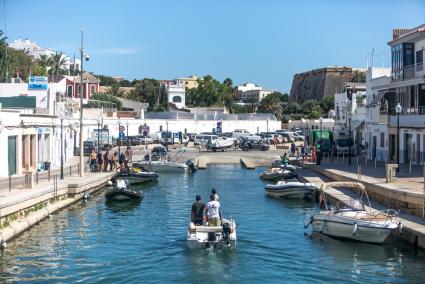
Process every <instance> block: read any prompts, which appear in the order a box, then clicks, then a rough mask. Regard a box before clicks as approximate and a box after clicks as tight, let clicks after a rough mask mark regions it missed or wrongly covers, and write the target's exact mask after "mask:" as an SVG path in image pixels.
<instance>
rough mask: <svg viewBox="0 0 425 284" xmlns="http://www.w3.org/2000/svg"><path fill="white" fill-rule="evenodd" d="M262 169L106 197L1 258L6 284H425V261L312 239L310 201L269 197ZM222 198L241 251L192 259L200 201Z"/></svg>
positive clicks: (391, 247) (210, 172) (20, 241)
mask: <svg viewBox="0 0 425 284" xmlns="http://www.w3.org/2000/svg"><path fill="white" fill-rule="evenodd" d="M261 170H262V169H257V170H256V171H249V170H245V169H242V168H241V167H240V166H239V165H220V166H219V165H217V166H209V167H208V169H207V170H204V171H198V172H197V173H195V174H193V175H192V174H188V175H179V174H168V175H165V174H163V175H162V176H161V177H160V179H159V181H158V182H157V183H153V184H150V185H147V186H144V193H145V197H144V199H143V201H142V202H141V203H139V204H125V205H123V204H117V203H115V204H106V203H105V198H104V194H103V192H102V191H100V192H98V193H96V194H93V195H92V196H91V197H90V199H89V201H88V202H86V203H83V202H79V203H77V204H74V205H72V206H70V207H68V208H66V209H64V210H62V211H60V212H58V213H57V214H54V215H53V216H52V218H50V219H47V220H45V221H42V222H41V223H40V224H38V225H36V226H35V227H33V228H32V229H30V230H28V231H26V232H25V233H24V234H22V235H21V236H20V237H18V238H17V239H16V240H14V241H11V242H9V244H8V245H9V246H8V247H7V249H6V250H4V251H2V252H1V255H0V273H1V280H2V281H1V282H28V281H32V282H33V283H57V282H61V283H75V282H83V283H96V282H101V283H169V282H172V281H174V282H176V283H224V282H223V281H225V283H258V282H267V283H288V282H297V283H329V282H334V283H382V282H391V283H425V273H424V270H423V269H424V268H425V253H424V252H422V251H415V250H414V249H413V248H411V247H410V246H408V245H406V244H402V243H396V242H392V243H389V244H386V245H383V246H379V245H372V244H363V243H356V242H348V241H341V240H335V239H331V238H327V237H324V236H320V235H311V231H310V230H311V229H307V230H305V229H304V227H303V225H304V222H305V221H306V219H307V217H308V216H310V215H311V214H313V213H314V212H316V211H317V210H318V208H317V205H316V204H314V203H311V202H308V201H299V200H298V201H295V200H283V199H273V198H269V197H267V196H265V194H264V189H263V186H264V183H263V182H262V181H260V179H259V178H258V174H259V173H260V172H261ZM212 187H214V188H216V189H217V191H218V194H219V196H220V200H221V204H222V207H223V209H224V212H225V214H227V215H232V216H233V217H234V218H235V219H236V221H237V223H238V224H239V227H238V245H237V248H236V249H234V250H223V251H207V250H205V251H190V250H189V249H188V248H187V246H186V243H185V237H186V228H187V225H188V220H189V213H190V206H191V204H192V202H193V200H194V196H195V194H196V193H200V194H202V196H203V198H204V199H206V198H207V196H208V194H209V192H210V190H211V188H212Z"/></svg>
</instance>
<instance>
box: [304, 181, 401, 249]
mask: <svg viewBox="0 0 425 284" xmlns="http://www.w3.org/2000/svg"><path fill="white" fill-rule="evenodd" d="M331 187H333V188H350V189H351V190H354V192H355V193H356V194H357V195H358V196H357V198H354V197H351V196H349V195H347V194H345V193H344V194H343V196H342V197H343V198H344V199H345V198H346V200H343V204H344V205H338V204H337V206H336V209H333V210H331V209H329V208H328V204H327V201H326V195H325V190H326V189H327V188H331ZM320 201H321V202H320V203H321V204H322V203H323V204H324V206H325V210H323V211H321V212H320V213H318V214H316V215H314V216H312V217H311V218H310V219H309V220H308V221H307V223H306V225H305V227H308V226H309V225H310V224H311V225H312V227H313V231H314V232H319V233H322V234H325V235H328V236H332V237H338V238H345V239H351V240H356V241H362V242H368V243H378V244H381V243H383V242H384V241H385V240H386V239H387V237H388V236H389V235H390V234H391V232H392V231H393V230H395V229H397V228H398V229H399V231H400V232H401V229H402V225H401V223H400V222H399V221H398V220H397V215H398V212H397V211H395V210H392V209H388V210H383V211H375V210H372V209H371V206H370V201H369V197H368V195H367V192H366V189H365V187H364V185H362V184H361V183H355V182H330V183H325V184H323V185H322V187H321V189H320Z"/></svg>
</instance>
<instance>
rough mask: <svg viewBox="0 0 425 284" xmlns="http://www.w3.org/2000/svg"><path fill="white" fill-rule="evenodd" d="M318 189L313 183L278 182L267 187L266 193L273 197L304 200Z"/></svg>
mask: <svg viewBox="0 0 425 284" xmlns="http://www.w3.org/2000/svg"><path fill="white" fill-rule="evenodd" d="M316 189H317V187H316V186H315V185H314V184H312V183H305V182H300V181H278V182H277V183H276V184H268V185H266V186H265V190H266V193H267V194H268V195H270V196H273V197H283V198H303V197H305V196H307V195H311V194H312V193H313V191H314V190H316Z"/></svg>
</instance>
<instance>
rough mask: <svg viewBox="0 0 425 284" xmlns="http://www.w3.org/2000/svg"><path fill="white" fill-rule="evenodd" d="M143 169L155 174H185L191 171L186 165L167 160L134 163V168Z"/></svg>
mask: <svg viewBox="0 0 425 284" xmlns="http://www.w3.org/2000/svg"><path fill="white" fill-rule="evenodd" d="M136 166H137V167H143V168H145V169H149V171H154V172H158V173H161V172H173V173H184V172H187V171H188V170H189V167H188V166H187V165H186V164H184V163H176V162H170V161H167V160H159V161H139V162H137V163H133V167H136Z"/></svg>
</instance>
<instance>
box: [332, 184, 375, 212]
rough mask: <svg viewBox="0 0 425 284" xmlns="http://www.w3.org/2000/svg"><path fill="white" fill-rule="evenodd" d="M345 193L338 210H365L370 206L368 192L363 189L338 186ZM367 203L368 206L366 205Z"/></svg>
mask: <svg viewBox="0 0 425 284" xmlns="http://www.w3.org/2000/svg"><path fill="white" fill-rule="evenodd" d="M338 189H339V190H341V191H342V192H343V193H344V196H343V197H342V201H341V202H339V206H337V210H338V211H344V210H354V211H365V210H366V206H369V207H370V204H369V198H368V196H367V193H366V192H365V191H363V190H356V189H353V188H352V189H348V188H338ZM365 205H366V206H365Z"/></svg>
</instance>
